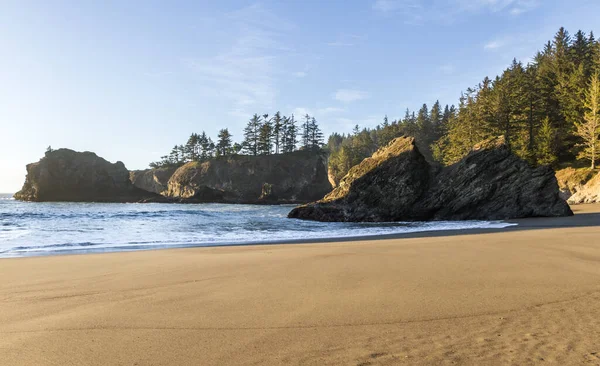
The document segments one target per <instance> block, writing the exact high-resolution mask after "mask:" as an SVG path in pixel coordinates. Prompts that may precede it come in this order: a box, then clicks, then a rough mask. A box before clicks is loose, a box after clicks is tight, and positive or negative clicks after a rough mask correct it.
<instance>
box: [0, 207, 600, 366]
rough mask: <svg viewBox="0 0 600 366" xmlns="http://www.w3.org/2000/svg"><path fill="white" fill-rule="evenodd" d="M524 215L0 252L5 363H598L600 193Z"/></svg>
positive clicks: (1, 361) (1, 360) (0, 346)
mask: <svg viewBox="0 0 600 366" xmlns="http://www.w3.org/2000/svg"><path fill="white" fill-rule="evenodd" d="M574 211H575V212H576V216H574V217H571V218H558V219H527V220H518V221H517V222H518V223H519V226H518V227H513V228H509V229H503V230H487V231H486V230H478V231H476V232H444V233H425V234H413V235H404V236H399V237H394V238H380V239H368V240H367V239H359V240H354V241H339V242H333V243H316V244H302V245H265V246H238V247H216V248H194V249H173V250H157V251H145V252H129V253H111V254H90V255H68V256H54V257H36V258H18V259H1V260H0V278H1V280H0V365H188V364H189V365H240V364H253V365H264V364H273V365H279V364H307V365H327V364H332V365H337V364H341V365H379V364H381V365H396V364H406V365H419V364H423V365H445V364H448V365H452V364H459V365H463V364H464V365H488V364H491V365H494V364H497V365H507V364H508V365H510V364H514V365H528V364H532V365H533V364H535V365H538V364H555V365H571V364H573V365H580V364H589V365H600V205H586V206H575V207H574Z"/></svg>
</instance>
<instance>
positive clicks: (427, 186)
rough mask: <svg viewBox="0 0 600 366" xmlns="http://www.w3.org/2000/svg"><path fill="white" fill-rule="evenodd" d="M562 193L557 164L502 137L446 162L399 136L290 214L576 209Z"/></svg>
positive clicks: (350, 217)
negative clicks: (514, 148)
mask: <svg viewBox="0 0 600 366" xmlns="http://www.w3.org/2000/svg"><path fill="white" fill-rule="evenodd" d="M559 193H560V192H559V188H558V183H557V180H556V177H555V175H554V171H553V170H552V168H550V167H548V166H541V167H532V166H530V165H529V164H528V163H527V162H525V161H524V160H522V159H520V158H518V157H517V156H516V155H514V154H513V153H511V151H510V148H509V147H508V145H507V144H506V142H505V141H504V138H502V137H498V138H493V139H490V140H487V141H484V142H482V143H480V144H478V145H477V146H475V147H474V148H473V151H472V152H471V153H470V154H469V155H467V156H466V157H465V158H463V159H462V160H461V161H459V162H457V163H456V164H453V165H451V166H448V167H444V168H440V167H436V166H433V165H430V164H429V163H428V162H427V161H426V159H425V157H424V156H423V155H422V154H421V153H420V152H419V149H418V148H417V146H416V143H415V140H414V138H412V137H399V138H396V139H394V140H393V141H392V142H390V143H389V144H388V145H387V146H385V147H383V148H381V149H379V150H378V151H377V152H375V153H374V154H373V156H371V157H370V158H367V159H365V160H363V161H362V162H361V163H360V164H359V165H357V166H355V167H353V168H352V169H350V171H349V172H348V174H347V175H346V176H345V177H344V178H342V180H341V181H340V183H339V185H338V187H336V188H335V189H334V190H333V191H332V192H330V193H329V194H327V195H326V196H325V197H324V198H323V199H321V200H319V201H317V202H313V203H310V204H307V205H303V206H300V207H297V208H295V209H293V210H292V211H291V212H290V213H289V215H288V217H290V218H298V219H305V220H315V221H328V222H333V221H342V222H361V221H364V222H387V221H390V222H391V221H431V220H503V219H514V218H525V217H557V216H571V215H573V213H572V211H571V209H570V208H569V206H568V204H567V203H566V202H565V201H564V200H563V199H562V198H561V197H560V195H559Z"/></svg>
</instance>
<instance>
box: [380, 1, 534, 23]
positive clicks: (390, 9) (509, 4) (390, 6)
mask: <svg viewBox="0 0 600 366" xmlns="http://www.w3.org/2000/svg"><path fill="white" fill-rule="evenodd" d="M540 5H541V0H444V1H443V0H433V1H426V0H376V1H375V2H374V3H373V5H372V8H373V10H374V11H376V12H378V13H380V14H384V15H391V14H394V15H396V16H397V15H401V16H403V18H404V22H405V23H424V22H425V20H431V21H440V20H443V21H446V22H452V21H453V20H454V19H455V18H457V17H459V16H461V15H464V14H481V13H488V14H489V13H501V14H509V15H512V16H519V15H521V14H523V13H526V12H529V11H532V10H534V9H536V8H538V7H539V6H540Z"/></svg>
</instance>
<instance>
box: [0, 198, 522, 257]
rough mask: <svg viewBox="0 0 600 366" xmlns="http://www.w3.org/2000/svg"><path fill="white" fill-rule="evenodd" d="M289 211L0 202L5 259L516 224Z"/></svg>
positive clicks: (0, 243) (275, 208)
mask: <svg viewBox="0 0 600 366" xmlns="http://www.w3.org/2000/svg"><path fill="white" fill-rule="evenodd" d="M289 209H290V207H285V206H246V205H241V206H240V205H224V204H206V205H204V204H198V205H193V206H191V205H178V204H171V205H160V204H147V205H111V204H100V203H98V204H87V203H86V204H79V203H39V204H28V203H23V202H19V201H15V202H11V203H5V204H2V205H0V257H2V256H4V257H10V256H13V257H14V256H17V257H18V256H28V255H50V254H64V253H79V252H107V251H130V250H142V249H151V248H152V249H154V248H174V247H193V246H225V245H246V244H263V243H264V244H267V243H287V242H295V241H305V240H329V239H331V240H334V239H338V238H339V239H347V238H352V237H376V236H381V235H399V234H409V233H414V232H425V231H439V230H466V229H485V228H490V229H501V228H503V227H506V226H510V225H511V224H507V223H504V222H501V221H498V222H496V221H466V222H421V223H414V222H400V223H398V222H394V223H323V222H314V221H300V220H290V219H287V217H286V215H287V213H288V211H289ZM44 243H49V244H44Z"/></svg>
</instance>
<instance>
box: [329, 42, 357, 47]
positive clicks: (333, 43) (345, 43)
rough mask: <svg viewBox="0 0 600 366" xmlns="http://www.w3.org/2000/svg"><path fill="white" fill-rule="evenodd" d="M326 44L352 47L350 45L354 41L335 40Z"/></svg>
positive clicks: (352, 44)
mask: <svg viewBox="0 0 600 366" xmlns="http://www.w3.org/2000/svg"><path fill="white" fill-rule="evenodd" d="M327 45H328V46H332V47H352V46H354V43H350V42H340V41H336V42H328V43H327Z"/></svg>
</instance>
